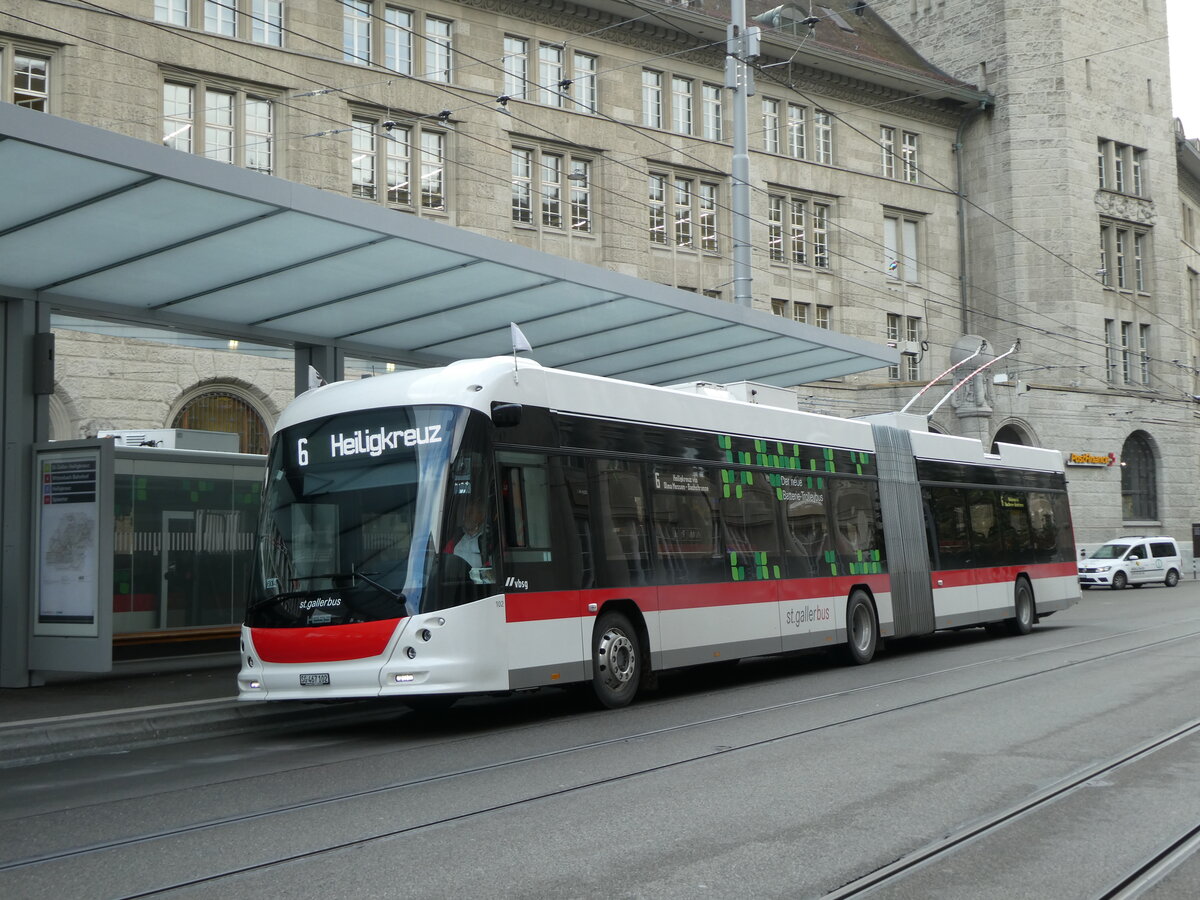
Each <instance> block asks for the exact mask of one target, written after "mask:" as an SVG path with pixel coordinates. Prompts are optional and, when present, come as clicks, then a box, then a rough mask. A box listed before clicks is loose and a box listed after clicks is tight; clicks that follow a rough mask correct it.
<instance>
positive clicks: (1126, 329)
mask: <svg viewBox="0 0 1200 900" xmlns="http://www.w3.org/2000/svg"><path fill="white" fill-rule="evenodd" d="M1132 354H1133V323H1132V322H1122V323H1121V380H1122V381H1123V382H1125V383H1126V384H1129V382H1130V381H1132V380H1133V361H1132V358H1131V357H1132Z"/></svg>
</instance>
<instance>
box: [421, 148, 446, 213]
mask: <svg viewBox="0 0 1200 900" xmlns="http://www.w3.org/2000/svg"><path fill="white" fill-rule="evenodd" d="M421 208H422V209H431V210H445V208H446V136H445V135H444V134H442V133H441V132H438V131H422V132H421Z"/></svg>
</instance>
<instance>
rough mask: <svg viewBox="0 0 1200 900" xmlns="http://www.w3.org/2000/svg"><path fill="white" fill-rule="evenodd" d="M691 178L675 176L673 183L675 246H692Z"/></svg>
mask: <svg viewBox="0 0 1200 900" xmlns="http://www.w3.org/2000/svg"><path fill="white" fill-rule="evenodd" d="M692 214H693V209H692V179H690V178H676V179H675V184H674V217H675V246H676V247H692V246H694V244H693V243H692Z"/></svg>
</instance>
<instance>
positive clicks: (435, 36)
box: [425, 16, 452, 84]
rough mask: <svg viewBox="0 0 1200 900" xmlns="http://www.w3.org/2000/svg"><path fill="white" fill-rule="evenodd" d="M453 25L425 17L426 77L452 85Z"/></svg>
mask: <svg viewBox="0 0 1200 900" xmlns="http://www.w3.org/2000/svg"><path fill="white" fill-rule="evenodd" d="M451 30H452V25H451V23H450V22H448V21H447V20H445V19H435V18H434V17H433V16H426V17H425V77H426V78H427V79H429V80H430V81H440V82H442V83H444V84H449V83H450V68H451V66H450V62H451V61H450V51H451Z"/></svg>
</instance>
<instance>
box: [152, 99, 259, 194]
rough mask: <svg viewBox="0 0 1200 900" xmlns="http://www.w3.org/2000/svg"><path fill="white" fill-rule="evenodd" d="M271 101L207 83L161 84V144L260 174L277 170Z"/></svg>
mask: <svg viewBox="0 0 1200 900" xmlns="http://www.w3.org/2000/svg"><path fill="white" fill-rule="evenodd" d="M274 130H275V122H274V104H273V101H271V100H269V99H267V98H265V97H256V96H254V95H253V94H249V93H247V92H245V91H229V90H223V89H216V88H210V87H208V86H207V85H205V84H203V83H195V84H183V83H178V82H166V83H165V84H164V85H163V144H164V145H166V146H168V147H171V148H172V149H174V150H181V151H183V152H184V153H197V154H199V155H201V156H205V157H207V158H209V159H215V160H217V161H218V162H223V163H229V164H231V165H239V166H243V167H245V168H248V169H253V170H255V171H257V172H263V173H268V174H269V173H270V172H271V171H272V170H273V168H274V141H275V135H274Z"/></svg>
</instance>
